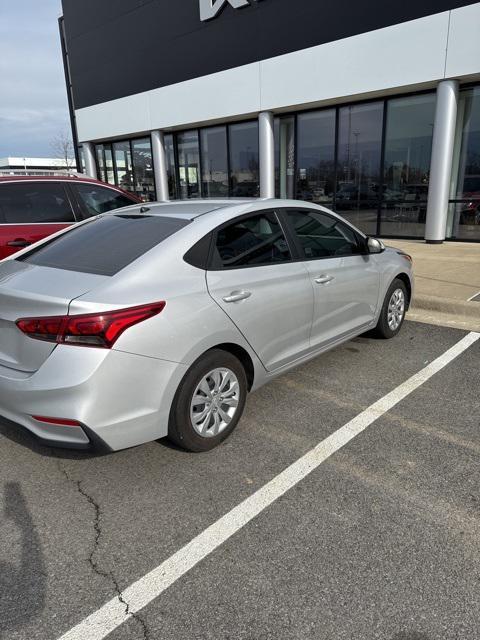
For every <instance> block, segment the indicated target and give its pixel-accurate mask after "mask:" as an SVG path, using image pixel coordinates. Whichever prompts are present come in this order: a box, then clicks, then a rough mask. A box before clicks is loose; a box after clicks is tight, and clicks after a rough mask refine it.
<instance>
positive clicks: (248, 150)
mask: <svg viewBox="0 0 480 640" xmlns="http://www.w3.org/2000/svg"><path fill="white" fill-rule="evenodd" d="M229 136H230V172H231V173H230V176H231V195H232V196H233V197H234V198H257V197H258V196H259V194H260V169H259V152H258V122H242V123H240V124H234V125H231V126H230V127H229Z"/></svg>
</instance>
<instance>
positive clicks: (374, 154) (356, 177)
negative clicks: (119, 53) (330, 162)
mask: <svg viewBox="0 0 480 640" xmlns="http://www.w3.org/2000/svg"><path fill="white" fill-rule="evenodd" d="M382 129H383V102H372V103H369V104H364V105H357V106H352V107H342V108H341V109H340V111H339V131H338V167H337V191H336V194H335V208H336V211H337V213H340V215H342V216H343V217H344V218H346V219H347V220H349V221H350V222H351V223H352V224H354V225H356V226H357V227H358V228H359V229H361V230H362V231H363V232H364V233H366V234H367V235H375V234H376V232H377V218H378V204H379V195H380V186H379V185H380V174H381V163H382Z"/></svg>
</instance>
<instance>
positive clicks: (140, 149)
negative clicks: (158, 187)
mask: <svg viewBox="0 0 480 640" xmlns="http://www.w3.org/2000/svg"><path fill="white" fill-rule="evenodd" d="M132 152H133V169H134V175H135V189H134V190H135V193H136V194H137V196H139V197H140V198H142V200H143V201H144V202H153V201H154V200H156V197H155V178H154V176H153V160H152V145H151V142H150V138H142V139H141V140H132Z"/></svg>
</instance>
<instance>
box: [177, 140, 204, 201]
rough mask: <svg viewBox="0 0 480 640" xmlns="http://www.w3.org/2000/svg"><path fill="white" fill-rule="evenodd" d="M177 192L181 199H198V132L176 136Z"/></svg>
mask: <svg viewBox="0 0 480 640" xmlns="http://www.w3.org/2000/svg"><path fill="white" fill-rule="evenodd" d="M177 149H178V175H179V181H180V183H179V192H180V198H181V199H189V198H199V197H200V185H199V174H200V154H199V150H198V132H197V131H185V132H183V133H179V134H177Z"/></svg>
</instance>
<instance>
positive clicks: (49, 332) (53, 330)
mask: <svg viewBox="0 0 480 640" xmlns="http://www.w3.org/2000/svg"><path fill="white" fill-rule="evenodd" d="M165 304H166V303H165V302H155V303H153V304H146V305H142V306H140V307H131V308H129V309H119V310H117V311H105V312H104V313H92V314H90V313H87V314H84V315H78V316H53V317H40V318H20V319H19V320H17V322H16V324H17V327H18V328H19V329H20V331H23V333H25V334H26V335H27V336H29V337H30V338H35V339H36V340H46V341H47V342H56V343H57V344H70V345H77V346H84V347H100V348H102V349H111V348H112V346H113V345H114V344H115V342H116V341H117V340H118V338H119V337H120V336H121V335H122V333H123V332H124V331H125V330H126V329H128V328H129V327H132V326H133V325H135V324H138V323H139V322H143V321H144V320H148V319H149V318H152V317H153V316H156V315H158V314H159V313H161V312H162V311H163V309H164V308H165Z"/></svg>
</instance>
